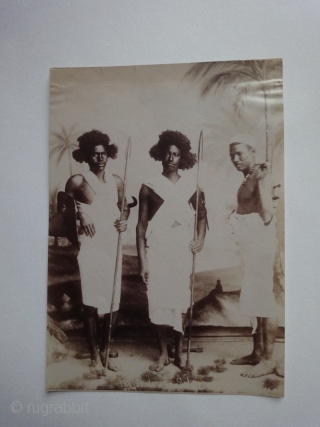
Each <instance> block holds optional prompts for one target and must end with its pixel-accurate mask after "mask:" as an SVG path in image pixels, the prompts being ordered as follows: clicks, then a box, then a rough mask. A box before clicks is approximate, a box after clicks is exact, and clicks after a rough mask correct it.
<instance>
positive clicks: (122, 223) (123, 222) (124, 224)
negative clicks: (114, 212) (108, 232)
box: [114, 219, 127, 233]
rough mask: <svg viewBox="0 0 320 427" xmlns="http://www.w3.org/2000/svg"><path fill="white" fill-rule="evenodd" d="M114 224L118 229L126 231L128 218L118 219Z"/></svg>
mask: <svg viewBox="0 0 320 427" xmlns="http://www.w3.org/2000/svg"><path fill="white" fill-rule="evenodd" d="M114 226H115V227H116V229H117V231H119V232H120V233H122V232H123V231H126V229H127V220H126V219H117V220H116V221H115V223H114Z"/></svg>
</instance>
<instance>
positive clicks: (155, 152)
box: [149, 130, 197, 170]
mask: <svg viewBox="0 0 320 427" xmlns="http://www.w3.org/2000/svg"><path fill="white" fill-rule="evenodd" d="M170 145H175V146H176V147H177V148H179V150H180V151H181V156H180V163H179V169H181V170H185V169H191V168H193V166H194V165H195V164H196V163H197V157H196V154H193V153H191V152H190V150H191V143H190V140H189V139H188V138H187V137H186V136H185V135H183V134H182V133H181V132H178V131H173V130H166V131H164V132H162V133H161V134H160V135H159V141H158V143H157V144H155V145H154V146H153V147H151V149H150V151H149V154H150V156H151V157H152V158H153V159H155V160H160V161H162V160H163V157H164V155H165V152H166V150H167V148H168V147H170Z"/></svg>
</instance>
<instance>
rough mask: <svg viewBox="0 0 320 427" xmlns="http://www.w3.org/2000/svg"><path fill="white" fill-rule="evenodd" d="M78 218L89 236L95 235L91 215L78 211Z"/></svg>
mask: <svg viewBox="0 0 320 427" xmlns="http://www.w3.org/2000/svg"><path fill="white" fill-rule="evenodd" d="M78 219H79V220H80V224H81V227H82V229H83V230H84V232H85V233H86V235H87V236H90V237H93V236H94V235H95V234H96V229H95V226H94V223H93V221H92V219H91V218H90V216H89V215H87V214H85V213H84V212H80V211H78Z"/></svg>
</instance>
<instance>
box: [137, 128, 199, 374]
mask: <svg viewBox="0 0 320 427" xmlns="http://www.w3.org/2000/svg"><path fill="white" fill-rule="evenodd" d="M150 156H151V157H152V158H154V159H155V160H158V161H161V162H162V167H163V172H162V174H161V175H159V176H156V177H153V178H151V179H150V180H147V181H146V182H145V183H144V184H143V185H142V187H141V190H140V194H139V201H140V204H139V221H138V225H137V248H138V257H139V274H140V276H141V278H142V280H143V281H144V282H145V283H146V284H147V287H148V289H147V295H148V302H149V317H150V320H151V322H152V323H153V325H154V328H155V332H156V336H157V341H158V345H159V359H158V360H157V362H156V363H155V364H153V365H151V366H150V367H149V369H150V370H153V371H156V372H160V371H161V370H162V369H163V368H164V366H166V365H168V364H169V363H170V361H169V357H168V352H167V338H166V330H167V326H172V327H173V329H174V336H175V365H176V366H178V367H179V368H182V341H183V333H184V328H185V324H186V312H187V309H188V307H189V303H190V287H189V285H190V273H191V265H192V256H191V252H192V253H193V254H195V253H198V252H200V251H201V249H202V247H203V243H204V238H205V233H206V209H205V207H204V204H203V202H202V201H201V200H200V202H199V209H198V220H197V239H194V238H193V224H194V217H195V208H196V199H197V186H196V183H195V182H194V181H192V180H190V177H188V176H187V175H186V174H185V175H181V176H180V175H179V173H178V170H179V169H181V170H185V169H191V168H192V167H193V166H194V165H195V163H196V161H197V160H196V155H195V154H192V153H191V144H190V141H189V139H188V138H187V137H186V136H185V135H183V134H182V133H180V132H178V131H171V130H167V131H165V132H162V133H161V135H160V136H159V141H158V143H157V144H156V145H154V146H153V147H152V148H151V149H150ZM190 249H191V252H190Z"/></svg>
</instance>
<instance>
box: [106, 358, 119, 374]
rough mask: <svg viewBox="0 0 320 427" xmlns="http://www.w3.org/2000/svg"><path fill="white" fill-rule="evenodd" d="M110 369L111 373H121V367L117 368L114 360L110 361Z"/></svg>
mask: <svg viewBox="0 0 320 427" xmlns="http://www.w3.org/2000/svg"><path fill="white" fill-rule="evenodd" d="M108 369H109V371H113V372H118V371H120V368H119V366H117V365H116V364H115V363H114V362H113V361H112V360H110V359H109V361H108Z"/></svg>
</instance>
